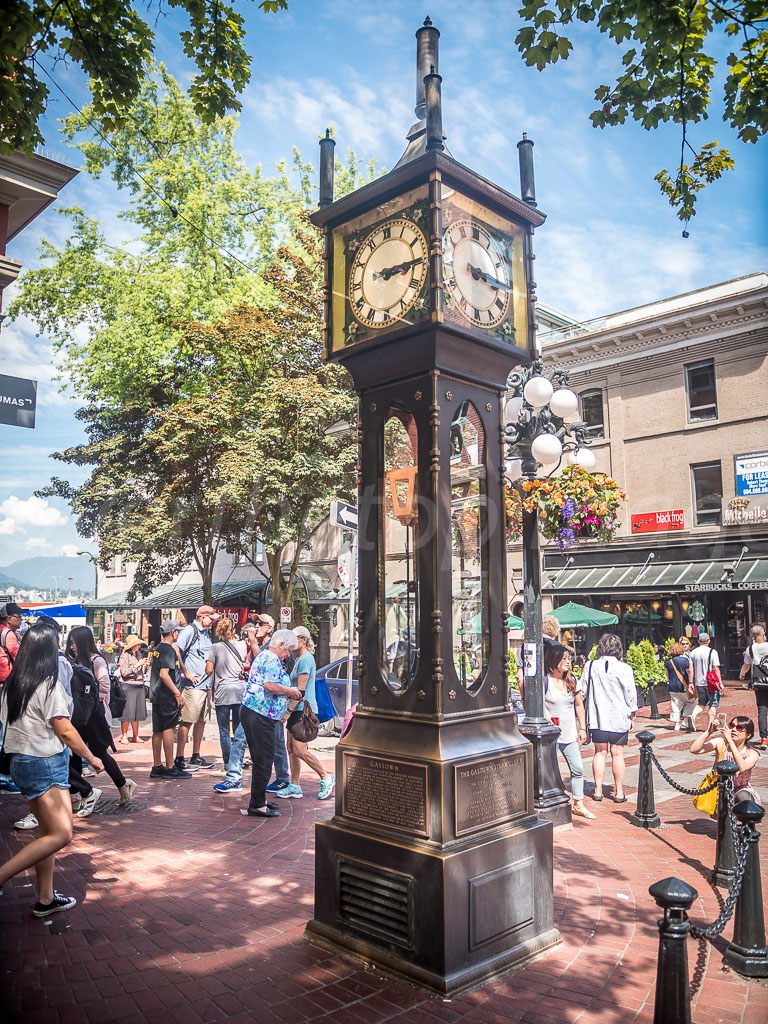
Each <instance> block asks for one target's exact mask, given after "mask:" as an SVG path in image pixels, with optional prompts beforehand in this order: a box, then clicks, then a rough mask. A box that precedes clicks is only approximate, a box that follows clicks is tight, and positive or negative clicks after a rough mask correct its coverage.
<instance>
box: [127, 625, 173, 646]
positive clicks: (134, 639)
mask: <svg viewBox="0 0 768 1024" xmlns="http://www.w3.org/2000/svg"><path fill="white" fill-rule="evenodd" d="M176 628H177V629H178V628H179V627H178V626H177V627H176ZM140 643H141V637H140V636H136V634H135V633H129V634H128V636H127V637H126V638H125V641H124V642H123V650H124V651H130V650H131V649H132V648H134V647H138V646H139V644H140Z"/></svg>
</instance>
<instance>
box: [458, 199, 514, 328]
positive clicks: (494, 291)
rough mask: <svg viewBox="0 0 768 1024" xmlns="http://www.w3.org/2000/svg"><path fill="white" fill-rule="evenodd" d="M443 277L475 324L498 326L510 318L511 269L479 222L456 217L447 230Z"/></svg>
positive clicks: (461, 307) (495, 243)
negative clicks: (508, 316)
mask: <svg viewBox="0 0 768 1024" xmlns="http://www.w3.org/2000/svg"><path fill="white" fill-rule="evenodd" d="M443 277H444V280H445V284H446V287H447V289H448V292H449V293H450V295H451V298H452V299H453V301H454V302H455V303H456V304H457V306H458V307H459V309H460V310H461V311H462V313H463V314H464V316H465V317H466V318H467V319H468V320H469V321H470V323H472V324H473V325H474V326H475V327H484V328H488V327H496V326H497V325H498V324H500V323H501V322H502V321H503V320H505V319H506V317H507V315H508V313H509V305H510V300H511V295H512V274H511V268H510V267H509V264H508V263H507V261H506V257H505V255H504V253H503V251H502V249H501V246H500V245H499V244H498V243H497V242H496V240H495V239H494V237H493V236H492V235H491V234H490V232H489V231H487V230H486V229H485V228H484V227H482V226H481V225H480V224H478V223H477V222H476V221H474V220H472V219H470V218H460V219H458V220H454V221H453V222H452V223H451V224H450V226H449V227H448V228H446V230H445V232H444V233H443Z"/></svg>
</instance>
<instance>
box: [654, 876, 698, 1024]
mask: <svg viewBox="0 0 768 1024" xmlns="http://www.w3.org/2000/svg"><path fill="white" fill-rule="evenodd" d="M648 892H649V893H650V894H651V896H653V898H654V899H655V900H656V903H657V904H658V906H660V907H661V908H662V909H663V911H664V917H663V918H661V920H660V921H659V957H658V961H657V965H656V999H655V1002H654V1007H653V1024H691V993H690V987H689V984H688V948H687V941H686V940H687V939H688V931H689V929H690V923H689V921H688V914H687V911H688V910H689V909H690V907H691V904H692V903H693V901H694V900H695V899H696V897H697V896H698V893H697V892H696V890H695V889H693V888H692V887H691V886H690V885H687V884H686V883H685V882H682V881H681V880H680V879H679V878H664V879H662V881H660V882H656V883H655V884H654V885H652V886H651V887H650V889H649V890H648Z"/></svg>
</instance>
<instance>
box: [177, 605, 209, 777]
mask: <svg viewBox="0 0 768 1024" xmlns="http://www.w3.org/2000/svg"><path fill="white" fill-rule="evenodd" d="M217 618H218V616H217V615H216V613H215V612H214V610H213V608H211V606H210V605H209V604H204V605H201V606H200V607H199V608H198V609H197V615H196V616H195V621H194V622H191V623H190V624H189V625H188V626H185V627H184V629H182V630H181V631H180V633H179V638H178V640H177V644H176V646H177V648H178V651H179V654H180V655H181V662H182V664H183V666H184V669H185V677H186V678H185V682H184V688H183V690H182V694H183V697H184V703H183V705H182V708H181V723H180V725H179V737H178V742H177V744H176V764H177V765H178V767H179V768H181V770H182V771H188V772H189V771H198V770H199V769H200V768H213V761H206V760H205V758H203V757H202V756H201V754H200V745H201V744H202V742H203V733H204V732H205V715H206V712H207V710H208V708H209V707H210V705H211V690H212V687H213V676H212V675H211V674H210V673H207V672H206V671H205V663H206V661H207V660H208V658H207V655H208V651H210V649H211V646H212V645H213V637H212V636H211V627H212V626H213V624H214V623H215V622H216V620H217ZM190 726H192V757H191V758H190V759H189V761H187V760H186V759H185V757H184V748H185V747H186V745H187V737H188V736H189V728H190Z"/></svg>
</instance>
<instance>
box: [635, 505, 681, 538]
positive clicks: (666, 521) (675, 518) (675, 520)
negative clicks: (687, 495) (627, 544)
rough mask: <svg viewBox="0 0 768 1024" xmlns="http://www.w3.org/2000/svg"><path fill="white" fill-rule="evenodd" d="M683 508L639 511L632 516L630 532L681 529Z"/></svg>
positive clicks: (657, 531) (656, 531) (658, 531)
mask: <svg viewBox="0 0 768 1024" xmlns="http://www.w3.org/2000/svg"><path fill="white" fill-rule="evenodd" d="M682 529H683V510H682V509H681V508H677V509H675V510H674V511H673V512H641V513H640V514H639V515H636V516H632V533H660V532H661V531H662V530H682Z"/></svg>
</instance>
